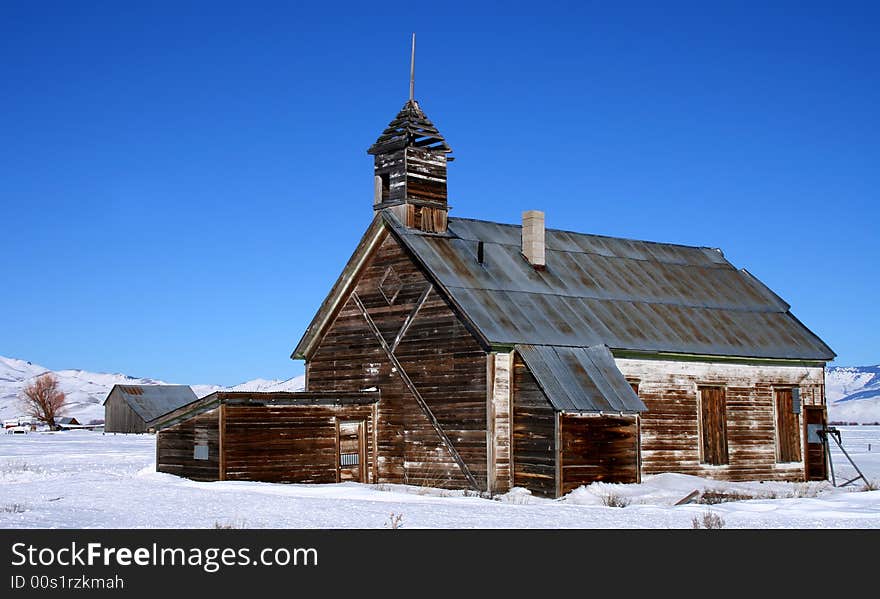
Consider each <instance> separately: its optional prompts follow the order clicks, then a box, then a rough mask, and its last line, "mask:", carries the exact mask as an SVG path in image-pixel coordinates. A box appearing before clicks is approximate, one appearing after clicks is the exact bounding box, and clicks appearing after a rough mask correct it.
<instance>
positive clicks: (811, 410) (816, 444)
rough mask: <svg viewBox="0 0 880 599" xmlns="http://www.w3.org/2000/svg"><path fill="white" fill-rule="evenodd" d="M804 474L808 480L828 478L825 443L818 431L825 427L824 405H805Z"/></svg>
mask: <svg viewBox="0 0 880 599" xmlns="http://www.w3.org/2000/svg"><path fill="white" fill-rule="evenodd" d="M803 411H804V425H805V426H804V447H806V451H804V476H805V478H806V479H807V480H826V479H827V478H828V470H827V467H828V465H827V464H826V463H825V459H826V454H825V444H824V443H823V442H822V437H821V436H820V435H819V434H818V432H817V431H819V430H822V429H823V428H825V408H824V406H804V410H803Z"/></svg>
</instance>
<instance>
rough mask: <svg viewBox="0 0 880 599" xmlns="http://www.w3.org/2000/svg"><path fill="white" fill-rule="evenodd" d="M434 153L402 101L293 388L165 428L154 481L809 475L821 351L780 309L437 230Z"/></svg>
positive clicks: (489, 228) (513, 233) (441, 206)
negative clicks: (368, 214)
mask: <svg viewBox="0 0 880 599" xmlns="http://www.w3.org/2000/svg"><path fill="white" fill-rule="evenodd" d="M450 153H451V150H450V147H449V146H448V145H447V142H446V140H445V139H444V138H443V136H442V135H441V134H440V132H439V131H438V130H437V128H436V127H435V126H434V125H433V124H432V122H431V121H430V120H429V119H428V118H427V116H426V115H425V113H424V112H423V111H422V109H421V108H420V106H419V104H418V103H417V102H416V101H415V100H414V99H412V98H411V99H410V100H409V101H408V102H406V104H405V105H404V107H403V109H402V110H401V111H400V113H399V114H398V115H397V116H396V117H395V118H394V120H392V121H391V123H390V124H389V125H388V127H387V128H386V129H385V131H384V132H383V133H382V134H381V136H380V137H379V138H378V140H377V141H376V142H375V143H374V144H373V145H372V147H370V148H369V154H371V155H372V156H373V157H374V159H375V167H374V168H375V189H374V197H373V210H374V217H373V220H372V222H371V223H370V224H369V226H368V227H367V229H366V232H365V233H364V235H363V238H362V239H361V240H360V243H359V244H358V245H357V247H356V248H355V250H354V253H353V255H352V256H351V259H350V260H349V262H348V264H347V265H346V266H345V268H344V269H343V271H342V273H341V275H340V276H339V278H338V280H337V281H336V283H335V285H334V286H333V288H332V289H331V290H330V293H329V295H328V296H327V298H326V299H325V300H324V302H323V303H322V304H321V305H320V308H319V309H318V311H317V314H316V315H315V317H314V319H313V320H312V322H311V324H310V325H309V326H308V329H307V330H306V332H305V334H304V336H303V337H302V339H301V340H300V342H299V343H298V345H297V346H296V348H295V349H294V351H293V355H292V357H293V358H294V359H302V360H305V365H306V390H305V391H304V392H302V393H286V394H277V393H276V394H259V393H238V394H228V393H227V394H222V393H221V394H214V395H213V396H208V397H207V398H203V399H202V400H198V401H196V402H194V403H192V404H190V405H188V406H184V407H183V408H180V409H178V410H176V411H175V412H172V413H171V414H168V415H166V417H165V418H164V421H163V422H160V424H159V426H158V427H159V428H160V429H161V430H160V432H159V436H158V443H157V454H158V459H157V463H158V469H159V470H162V471H166V472H174V473H177V474H182V475H184V476H191V477H193V478H199V479H203V480H223V479H229V480H232V479H239V480H241V479H246V480H266V481H289V482H336V481H341V480H356V481H361V482H365V483H380V482H381V483H406V484H415V485H430V486H441V487H450V488H470V489H474V490H479V491H482V492H488V493H502V492H505V491H507V490H508V489H510V488H511V487H514V486H516V487H525V488H527V489H530V490H531V491H532V492H533V493H536V494H540V495H543V496H549V497H557V496H560V495H563V494H565V493H567V492H569V491H571V490H572V489H574V488H577V487H578V486H580V485H583V484H588V483H590V482H593V481H613V482H636V481H639V480H640V479H641V477H642V476H644V475H648V474H655V473H662V472H681V473H688V474H694V475H698V476H706V477H710V478H717V479H727V480H790V481H802V480H814V479H824V478H825V477H826V464H825V461H824V453H823V446H822V444H821V440H820V438H819V437H818V435H817V434H816V429H817V427H821V426H822V424H823V423H824V422H825V417H826V414H825V384H824V372H825V371H824V367H825V363H826V361H829V360H831V359H833V358H834V353H833V352H832V350H831V349H830V348H829V347H828V346H827V345H826V344H825V343H823V342H822V340H821V339H819V338H818V337H817V336H816V335H815V334H813V333H812V332H811V331H810V330H809V329H808V328H807V327H806V326H804V325H803V324H802V323H801V322H800V321H798V320H797V319H796V318H795V317H794V316H793V315H792V314H791V312H790V311H789V305H788V304H787V303H786V302H785V301H784V300H783V299H782V298H780V297H779V296H778V295H776V294H775V293H774V292H773V291H772V290H770V289H769V288H768V287H766V286H765V285H764V284H763V283H761V281H759V280H758V279H756V278H755V277H754V276H753V275H751V274H750V273H749V272H748V271H746V270H743V269H737V268H736V267H734V266H733V265H731V264H730V263H729V262H728V261H727V260H726V259H725V258H724V255H723V254H722V253H721V252H720V251H719V250H717V249H714V248H708V247H691V246H683V245H674V244H667V243H654V242H648V241H635V240H630V239H619V238H613V237H604V236H600V235H593V234H586V233H576V232H572V231H570V230H555V229H547V228H545V225H544V214H543V213H542V212H539V211H532V210H530V211H527V212H524V213H523V217H522V222H521V223H517V224H502V223H496V222H488V221H482V220H475V219H470V218H456V217H452V216H450V215H449V207H448V204H447V200H448V198H447V185H446V182H447V166H448V164H449V162H450V161H451V160H452V158H451V157H450ZM567 228H568V229H576V228H578V224H577V223H570V224H569V226H568V227H567Z"/></svg>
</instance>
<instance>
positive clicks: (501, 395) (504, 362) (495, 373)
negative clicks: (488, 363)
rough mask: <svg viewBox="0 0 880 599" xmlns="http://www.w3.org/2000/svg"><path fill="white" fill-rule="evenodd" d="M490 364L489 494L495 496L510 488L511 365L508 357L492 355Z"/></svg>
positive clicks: (499, 354) (500, 354)
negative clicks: (490, 469) (491, 428)
mask: <svg viewBox="0 0 880 599" xmlns="http://www.w3.org/2000/svg"><path fill="white" fill-rule="evenodd" d="M490 360H492V368H491V369H490V370H491V373H492V388H491V390H490V392H491V395H490V399H489V403H490V406H491V408H490V410H489V414H491V417H492V420H493V422H494V427H493V430H492V438H491V440H490V443H491V445H492V460H491V461H492V463H493V465H494V473H493V477H492V490H493V491H494V492H495V493H505V492H507V491H509V490H510V486H511V466H510V458H511V452H510V441H511V439H510V423H511V414H510V391H511V389H510V383H511V380H510V378H511V362H512V356H511V354H510V353H495V354H492V355H491V357H490Z"/></svg>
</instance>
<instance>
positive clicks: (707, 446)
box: [699, 387, 730, 466]
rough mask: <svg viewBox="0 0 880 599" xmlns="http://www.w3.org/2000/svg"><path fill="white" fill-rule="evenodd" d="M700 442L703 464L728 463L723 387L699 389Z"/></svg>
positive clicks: (716, 464)
mask: <svg viewBox="0 0 880 599" xmlns="http://www.w3.org/2000/svg"><path fill="white" fill-rule="evenodd" d="M699 392H700V412H699V415H700V441H701V442H702V447H701V452H700V453H701V455H702V460H701V461H702V462H703V463H704V464H710V465H712V466H721V465H726V464H728V463H730V454H729V452H728V447H727V397H726V396H725V393H724V387H700V388H699Z"/></svg>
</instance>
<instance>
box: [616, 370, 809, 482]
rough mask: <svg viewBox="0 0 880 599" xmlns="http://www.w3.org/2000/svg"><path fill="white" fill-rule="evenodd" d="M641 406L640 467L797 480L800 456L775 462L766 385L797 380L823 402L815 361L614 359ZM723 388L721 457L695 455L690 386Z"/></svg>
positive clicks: (694, 400)
mask: <svg viewBox="0 0 880 599" xmlns="http://www.w3.org/2000/svg"><path fill="white" fill-rule="evenodd" d="M616 362H617V366H618V368H620V370H621V372H623V374H624V375H625V376H626V377H627V379H629V380H631V381H638V385H639V387H638V388H639V397H640V398H641V399H642V401H643V402H644V403H645V405H646V406H647V408H648V411H647V412H644V413H643V414H642V415H641V459H642V474H659V473H662V472H682V473H686V474H693V475H695V476H704V477H708V478H716V479H722V480H788V481H799V480H804V476H805V473H804V464H803V462H792V463H778V461H777V458H776V456H777V447H776V423H775V409H774V387H784V386H787V387H792V386H800V388H801V390H802V392H801V395H802V397H803V398H804V401H805V403H806V404H811V405H823V404H824V385H823V383H824V373H823V369H821V368H806V367H801V366H757V365H743V364H718V363H708V362H705V363H704V362H675V361H669V360H635V359H617V360H616ZM701 386H720V387H723V388H724V390H725V402H726V410H725V414H726V420H727V449H728V460H729V464H726V465H718V466H715V465H710V464H704V463H701V461H700V436H699V435H700V429H699V426H698V414H699V407H698V388H699V387H701Z"/></svg>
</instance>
